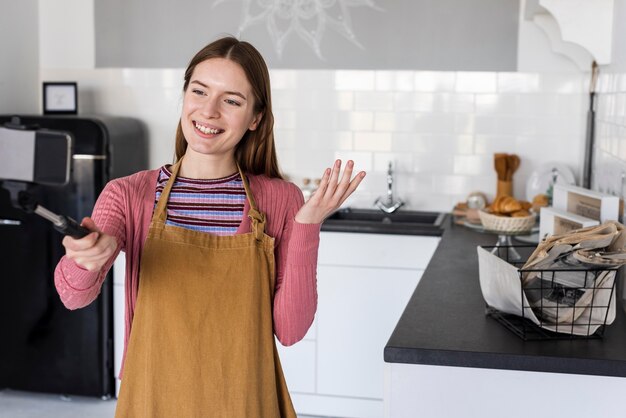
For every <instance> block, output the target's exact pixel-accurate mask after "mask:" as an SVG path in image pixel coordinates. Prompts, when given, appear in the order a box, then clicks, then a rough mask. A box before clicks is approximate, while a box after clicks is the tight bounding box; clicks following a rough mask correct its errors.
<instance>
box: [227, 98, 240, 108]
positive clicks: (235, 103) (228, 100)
mask: <svg viewBox="0 0 626 418" xmlns="http://www.w3.org/2000/svg"><path fill="white" fill-rule="evenodd" d="M224 101H225V102H226V103H228V104H229V105H233V106H241V103H239V102H238V101H236V100H233V99H226V100H224Z"/></svg>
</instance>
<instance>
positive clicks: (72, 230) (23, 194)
mask: <svg viewBox="0 0 626 418" xmlns="http://www.w3.org/2000/svg"><path fill="white" fill-rule="evenodd" d="M2 187H4V188H5V189H7V190H8V191H9V193H10V195H11V204H12V205H13V206H15V207H16V208H19V209H22V210H23V211H24V212H26V213H35V214H37V215H39V216H41V217H42V218H44V219H47V220H49V221H50V222H52V225H53V226H54V229H56V230H57V231H59V232H60V233H62V234H63V235H69V236H70V237H72V238H82V237H84V236H86V235H88V234H89V233H91V231H90V230H88V229H87V228H84V227H82V226H80V225H79V223H78V222H76V221H75V220H74V219H72V218H70V217H69V216H65V215H57V214H56V213H54V212H52V211H50V210H48V209H46V208H44V207H43V206H41V205H40V204H39V203H38V202H37V200H36V199H35V198H34V197H33V196H32V195H31V194H30V193H28V192H27V191H26V190H25V189H26V185H25V184H24V183H20V182H16V181H6V180H5V181H4V182H2Z"/></svg>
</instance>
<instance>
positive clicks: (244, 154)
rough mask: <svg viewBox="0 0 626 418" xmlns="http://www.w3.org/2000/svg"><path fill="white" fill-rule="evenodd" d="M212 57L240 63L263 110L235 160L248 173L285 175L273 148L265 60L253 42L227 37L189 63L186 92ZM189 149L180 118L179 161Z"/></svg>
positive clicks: (257, 108)
mask: <svg viewBox="0 0 626 418" xmlns="http://www.w3.org/2000/svg"><path fill="white" fill-rule="evenodd" d="M211 58H225V59H229V60H231V61H233V62H235V63H237V64H239V65H240V66H241V68H242V69H243V71H244V73H245V74H246V77H247V79H248V82H249V83H250V85H251V86H252V92H253V94H254V113H255V114H258V113H261V120H260V121H259V124H258V126H257V128H256V129H255V130H254V131H247V132H246V133H245V134H244V136H243V138H242V139H241V141H239V144H237V147H236V148H235V160H236V161H237V163H238V164H239V166H240V167H241V169H242V170H243V171H244V172H245V173H250V174H264V175H266V176H268V177H275V178H283V177H282V175H281V173H280V170H279V168H278V160H277V159H276V149H275V147H274V115H273V114H272V96H271V91H270V76H269V71H268V70H267V65H266V64H265V60H264V59H263V57H262V56H261V54H260V53H259V51H257V50H256V48H254V47H253V46H252V45H251V44H249V43H248V42H244V41H239V40H238V39H236V38H233V37H225V38H221V39H218V40H217V41H215V42H212V43H210V44H209V45H207V46H205V47H204V48H202V49H201V50H200V51H199V52H198V53H197V54H196V55H195V56H194V57H193V58H192V59H191V61H190V62H189V65H188V66H187V70H186V71H185V84H184V86H183V92H185V91H187V87H188V86H189V81H190V79H191V75H192V74H193V71H194V70H195V68H196V66H197V65H198V64H200V63H201V62H203V61H206V60H208V59H211ZM186 150H187V140H186V139H185V135H184V134H183V130H182V127H181V123H180V121H179V122H178V127H177V128H176V150H175V152H176V161H178V160H179V159H180V158H181V157H182V156H183V155H184V154H185V151H186Z"/></svg>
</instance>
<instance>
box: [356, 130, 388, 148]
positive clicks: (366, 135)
mask: <svg viewBox="0 0 626 418" xmlns="http://www.w3.org/2000/svg"><path fill="white" fill-rule="evenodd" d="M354 149H357V150H363V151H380V152H390V151H391V132H357V133H355V134H354Z"/></svg>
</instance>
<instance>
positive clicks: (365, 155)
mask: <svg viewBox="0 0 626 418" xmlns="http://www.w3.org/2000/svg"><path fill="white" fill-rule="evenodd" d="M334 158H335V159H340V160H342V161H343V162H344V163H345V162H346V161H348V160H352V161H354V169H355V170H357V171H361V170H365V171H371V170H372V168H373V163H374V153H372V152H362V151H336V152H335V154H334ZM329 167H330V166H329Z"/></svg>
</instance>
